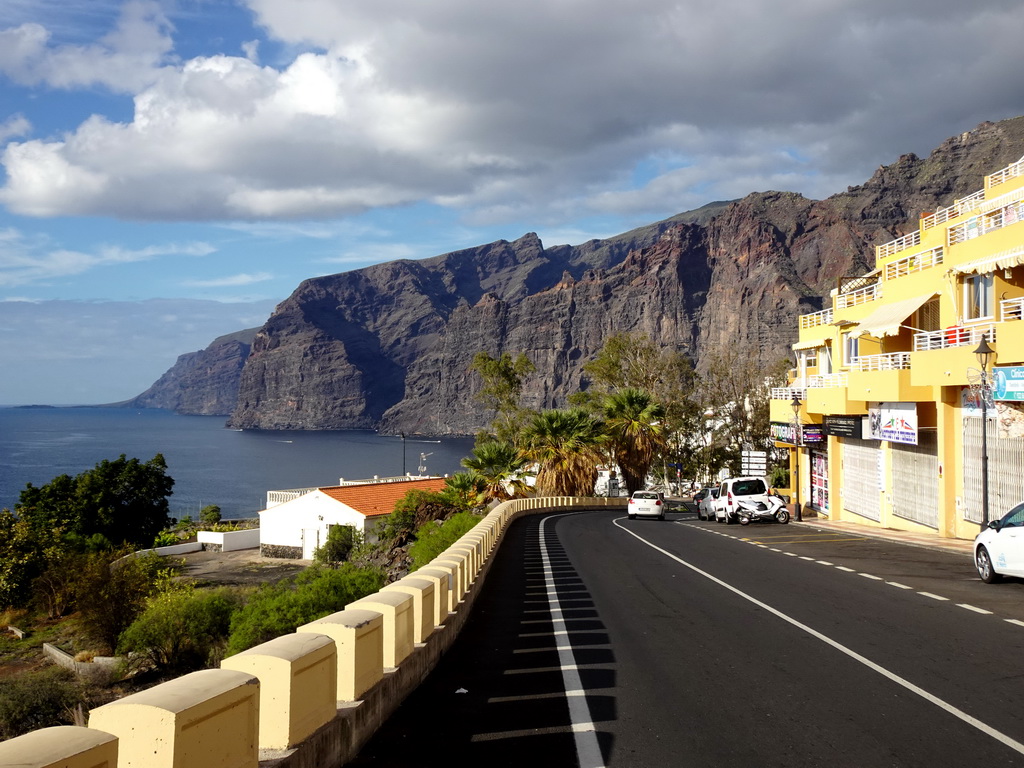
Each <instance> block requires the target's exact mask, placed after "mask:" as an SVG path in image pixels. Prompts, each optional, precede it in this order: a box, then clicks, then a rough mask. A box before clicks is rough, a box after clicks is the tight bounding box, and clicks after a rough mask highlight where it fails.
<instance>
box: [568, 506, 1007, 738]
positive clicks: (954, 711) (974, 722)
mask: <svg viewBox="0 0 1024 768" xmlns="http://www.w3.org/2000/svg"><path fill="white" fill-rule="evenodd" d="M548 519H550V518H548ZM612 522H613V523H614V524H615V526H616V527H617V528H619V529H620V530H623V531H625V532H626V533H628V534H629V535H630V536H632V537H634V538H635V539H637V540H639V541H641V542H643V543H644V544H646V545H647V546H648V547H650V548H651V549H653V550H655V551H656V552H660V553H661V554H663V555H665V557H668V558H669V559H671V560H675V561H676V562H677V563H679V564H680V565H682V566H684V567H686V568H689V569H690V570H691V571H693V572H694V573H697V574H699V575H701V576H703V577H704V578H706V579H709V580H710V581H713V582H715V583H716V584H718V585H719V586H721V587H725V588H726V589H728V590H729V591H730V592H732V593H734V594H735V595H738V596H739V597H742V598H743V599H744V600H747V601H749V602H751V603H753V604H754V605H756V606H758V607H759V608H762V609H764V610H765V611H768V613H770V614H772V615H773V616H777V617H778V618H780V619H782V620H783V621H785V622H787V623H789V624H791V625H793V626H794V627H796V628H797V629H800V630H802V631H803V632H806V633H807V634H808V635H810V636H811V637H814V638H816V639H818V640H820V641H821V642H823V643H825V644H826V645H829V646H831V647H833V648H835V649H836V650H837V651H839V652H840V653H843V654H845V655H846V656H849V657H850V658H851V659H853V660H854V661H857V662H859V663H861V664H863V665H864V666H865V667H867V668H868V669H871V670H873V671H875V672H877V673H878V674H880V675H882V676H883V677H885V678H887V679H889V680H891V681H892V682H894V683H896V684H897V685H899V686H902V687H903V688H906V689H907V690H908V691H910V692H911V693H914V694H917V695H918V696H920V697H921V698H922V699H924V700H925V701H928V702H931V703H932V704H934V705H935V706H937V707H939V708H940V709H943V710H945V711H946V712H948V713H949V714H951V715H953V716H954V717H957V718H959V719H960V720H962V721H963V722H965V723H967V725H970V726H971V727H973V728H976V729H978V730H979V731H981V732H982V733H984V734H985V735H986V736H990V737H992V738H993V739H995V740H996V741H999V742H1002V743H1003V744H1005V745H1006V746H1008V747H1010V749H1013V750H1014V751H1016V752H1017V753H1019V754H1021V755H1024V744H1021V743H1020V742H1019V741H1017V740H1016V739H1012V738H1010V737H1009V736H1007V735H1006V734H1005V733H1002V732H1001V731H997V730H996V729H995V728H993V727H992V726H990V725H987V724H986V723H983V722H982V721H981V720H978V719H977V718H976V717H972V716H971V715H969V714H967V713H966V712H964V711H963V710H962V709H958V708H957V707H954V706H953V705H952V704H950V703H949V702H947V701H944V700H942V699H940V698H939V697H938V696H935V695H934V694H931V693H929V692H928V691H926V690H925V689H924V688H921V687H920V686H917V685H914V684H913V683H912V682H910V681H909V680H907V679H905V678H903V677H900V676H899V675H897V674H896V673H895V672H890V671H889V670H888V669H886V668H885V667H883V666H881V665H880V664H876V663H875V662H873V661H871V659H869V658H867V657H866V656H861V655H860V654H859V653H857V652H856V651H854V650H853V649H852V648H847V647H846V646H845V645H843V644H842V643H840V642H839V641H837V640H833V639H832V638H831V637H828V636H827V635H823V634H822V633H821V632H818V630H816V629H812V628H811V627H809V626H807V625H806V624H804V623H803V622H800V621H797V620H796V619H794V618H793V617H792V616H788V615H787V614H785V613H783V612H782V611H780V610H779V609H778V608H773V607H772V606H770V605H768V604H767V603H765V602H762V601H761V600H758V599H757V598H756V597H754V596H752V595H748V594H747V593H746V592H743V591H742V590H740V589H739V588H737V587H734V586H733V585H732V584H728V583H727V582H724V581H722V580H721V579H719V578H718V577H717V576H712V575H711V574H710V573H708V572H707V571H704V570H701V569H700V568H698V567H697V566H695V565H693V564H691V563H688V562H686V561H685V560H683V559H682V558H681V557H678V556H676V555H673V554H672V553H671V552H669V551H668V550H666V549H662V548H661V547H659V546H658V545H657V544H653V543H652V542H650V541H648V540H647V539H645V538H643V537H642V536H640V535H638V534H636V533H634V532H633V531H631V530H629V529H628V528H626V527H625V526H623V525H620V523H619V521H618V520H613V521H612ZM918 594H928V593H925V592H919V593H918ZM929 596H931V597H937V596H936V595H929ZM941 599H945V598H941Z"/></svg>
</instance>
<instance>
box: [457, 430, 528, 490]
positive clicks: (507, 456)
mask: <svg viewBox="0 0 1024 768" xmlns="http://www.w3.org/2000/svg"><path fill="white" fill-rule="evenodd" d="M526 461H527V460H526V457H525V456H523V454H522V453H521V452H520V451H519V449H518V448H516V447H515V446H514V445H513V444H512V443H508V442H504V441H498V440H490V441H487V442H483V443H480V444H479V445H477V446H475V447H474V448H473V453H472V455H471V456H467V457H466V458H464V459H463V460H462V466H464V467H465V468H466V469H468V470H470V471H471V472H473V473H474V474H475V475H476V476H477V477H478V478H479V479H480V480H481V481H482V483H483V486H484V490H483V497H484V498H483V500H484V501H489V500H491V499H497V500H498V501H504V500H505V499H509V498H512V497H513V496H516V495H519V494H521V493H523V492H525V490H526V484H525V483H524V482H523V480H522V479H521V478H520V475H521V473H522V471H523V468H524V467H525V466H526Z"/></svg>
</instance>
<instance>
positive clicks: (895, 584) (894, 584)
mask: <svg viewBox="0 0 1024 768" xmlns="http://www.w3.org/2000/svg"><path fill="white" fill-rule="evenodd" d="M885 583H886V584H888V585H889V586H890V587H896V589H913V587H908V586H907V585H906V584H900V583H899V582H898V581H887V582H885Z"/></svg>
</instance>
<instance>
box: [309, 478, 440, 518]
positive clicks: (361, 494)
mask: <svg viewBox="0 0 1024 768" xmlns="http://www.w3.org/2000/svg"><path fill="white" fill-rule="evenodd" d="M443 488H444V478H443V477H438V478H431V479H429V480H408V481H404V482H399V483H366V484H364V485H340V486H339V485H335V486H330V487H327V488H318V489H317V490H319V491H320V492H321V493H325V494H327V495H328V496H330V497H331V498H332V499H334V500H335V501H340V502H341V503H342V504H345V505H347V506H349V507H351V508H352V509H354V510H355V511H356V512H358V513H359V514H361V515H366V516H367V517H377V516H378V515H390V514H391V513H392V512H394V510H395V503H396V502H397V501H398V500H399V499H401V498H402V497H403V496H405V494H407V493H408V492H409V491H413V490H416V491H440V490H441V489H443Z"/></svg>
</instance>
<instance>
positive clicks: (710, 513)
mask: <svg viewBox="0 0 1024 768" xmlns="http://www.w3.org/2000/svg"><path fill="white" fill-rule="evenodd" d="M701 494H702V496H701V499H700V501H699V502H698V503H697V518H698V519H699V520H711V519H713V518H714V516H715V510H714V509H713V508H712V505H713V504H714V502H715V499H717V498H718V488H705V489H704V490H703V491H701Z"/></svg>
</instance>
